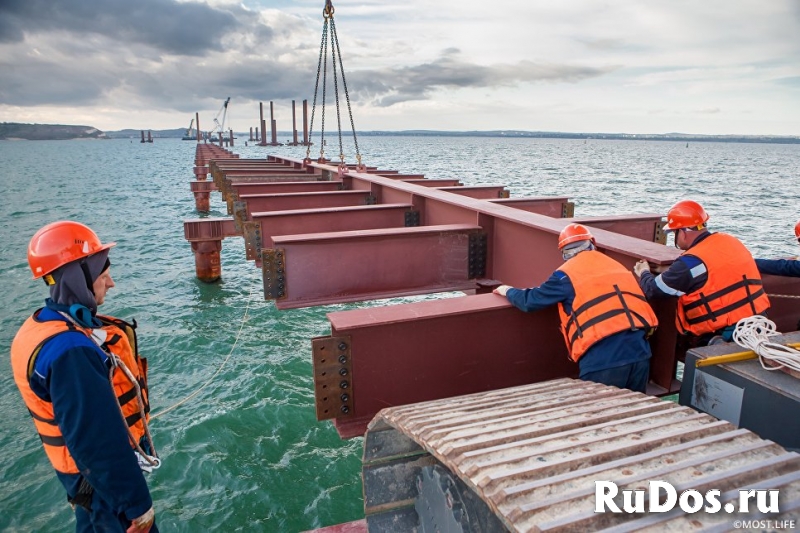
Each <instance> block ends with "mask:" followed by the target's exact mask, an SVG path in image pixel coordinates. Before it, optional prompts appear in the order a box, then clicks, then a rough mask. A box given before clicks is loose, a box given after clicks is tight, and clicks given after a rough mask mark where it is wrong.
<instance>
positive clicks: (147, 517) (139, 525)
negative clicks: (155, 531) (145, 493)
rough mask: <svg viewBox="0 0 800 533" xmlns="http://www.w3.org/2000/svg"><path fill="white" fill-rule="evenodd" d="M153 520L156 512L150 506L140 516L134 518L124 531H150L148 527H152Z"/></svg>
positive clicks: (145, 532)
mask: <svg viewBox="0 0 800 533" xmlns="http://www.w3.org/2000/svg"><path fill="white" fill-rule="evenodd" d="M155 521H156V512H155V511H154V510H153V508H152V507H151V508H150V509H148V510H147V512H146V513H144V514H143V515H142V516H140V517H139V518H135V519H134V520H133V522H131V527H129V528H128V529H127V530H126V532H125V533H147V532H148V531H150V528H151V527H153V522H155Z"/></svg>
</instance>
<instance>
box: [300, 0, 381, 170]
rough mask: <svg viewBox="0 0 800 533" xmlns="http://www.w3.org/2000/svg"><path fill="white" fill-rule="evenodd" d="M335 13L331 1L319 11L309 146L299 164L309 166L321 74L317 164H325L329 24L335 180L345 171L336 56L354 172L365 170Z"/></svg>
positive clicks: (346, 168) (328, 0)
mask: <svg viewBox="0 0 800 533" xmlns="http://www.w3.org/2000/svg"><path fill="white" fill-rule="evenodd" d="M334 12H335V9H334V7H333V3H332V2H331V0H326V1H325V7H324V8H323V10H322V18H323V19H324V23H323V26H322V41H321V42H320V45H319V61H318V63H317V78H316V82H315V84H314V102H313V104H312V107H311V124H310V127H309V145H308V146H307V147H306V157H305V159H304V160H303V164H304V165H307V164H309V163H311V142H310V140H311V136H312V134H313V131H314V115H315V112H316V108H317V94H318V92H319V75H320V72H322V109H321V111H320V114H321V115H322V116H321V119H320V122H321V128H320V152H319V159H318V160H317V161H318V162H319V163H325V162H326V160H325V100H326V87H327V76H328V21H330V34H331V67H332V69H333V88H334V98H335V103H336V123H337V126H338V130H339V166H338V173H339V176H342V175H344V173H346V172H347V171H348V170H349V169H348V167H347V164H346V163H345V155H344V147H343V143H342V120H341V111H340V108H339V76H338V72H337V56H338V67H339V68H338V71H339V72H341V76H342V88H343V89H344V95H345V99H346V101H347V113H348V115H349V117H350V128H351V129H352V131H353V144H354V145H355V150H356V161H357V164H356V167H355V170H356V172H366V166H365V165H364V164H363V163H362V162H361V152H360V150H359V148H358V138H357V137H356V126H355V122H354V120H353V110H352V107H351V105H350V93H349V91H348V90H347V81H346V79H345V74H344V64H343V63H342V52H341V49H340V48H339V35H338V34H337V32H336V22H335V21H334V18H333V14H334Z"/></svg>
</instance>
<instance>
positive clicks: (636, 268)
mask: <svg viewBox="0 0 800 533" xmlns="http://www.w3.org/2000/svg"><path fill="white" fill-rule="evenodd" d="M645 272H650V264H649V263H648V262H647V261H645V260H644V259H640V260H639V261H638V262H637V263H636V264H635V265H633V273H634V274H636V277H639V278H641V277H642V274H644V273H645Z"/></svg>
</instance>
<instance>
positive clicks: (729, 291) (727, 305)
mask: <svg viewBox="0 0 800 533" xmlns="http://www.w3.org/2000/svg"><path fill="white" fill-rule="evenodd" d="M687 253H689V254H691V255H693V256H695V257H697V258H699V259H700V260H701V261H702V262H703V263H705V265H706V269H707V271H708V280H707V281H706V283H705V285H703V287H702V288H701V289H700V290H698V291H695V292H693V293H689V294H685V295H683V296H681V297H680V298H679V299H678V313H677V316H676V319H675V324H676V326H677V328H678V331H680V332H681V333H691V334H693V335H703V334H705V333H713V332H715V331H719V330H720V329H722V328H725V327H727V326H732V325H734V324H736V323H737V322H738V321H739V320H741V319H742V318H747V317H750V316H753V315H757V314H761V313H763V312H764V311H766V310H767V309H768V308H769V298H768V297H767V294H766V293H765V292H764V288H763V286H762V282H761V275H760V274H759V272H758V267H756V263H755V260H754V259H753V256H752V255H751V254H750V252H749V251H748V250H747V248H745V246H744V245H743V244H742V243H741V242H739V240H738V239H736V238H735V237H732V236H730V235H727V234H725V233H714V234H712V235H709V236H708V237H706V238H705V239H703V240H702V241H700V242H699V243H698V244H697V245H696V246H692V247H691V248H690V249H689V250H688V251H687Z"/></svg>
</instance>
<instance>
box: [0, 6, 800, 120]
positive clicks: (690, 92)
mask: <svg viewBox="0 0 800 533" xmlns="http://www.w3.org/2000/svg"><path fill="white" fill-rule="evenodd" d="M324 5H325V2H324V0H314V1H308V0H299V1H286V0H272V1H268V0H242V1H241V2H239V3H233V2H228V1H224V0H208V1H196V0H182V1H175V0H135V1H131V0H58V1H53V0H0V72H2V75H0V122H26V123H51V124H56V123H58V124H80V125H88V126H94V127H96V128H99V129H101V130H104V131H112V130H119V129H124V128H134V129H153V130H157V129H172V128H180V127H183V128H186V127H188V126H189V122H190V120H191V119H192V118H193V117H194V116H195V113H196V112H197V113H199V114H200V122H201V127H202V128H203V129H208V128H210V126H211V125H212V123H213V119H215V118H217V120H218V121H221V119H222V115H223V113H222V103H223V102H224V100H225V99H226V98H227V97H230V98H231V101H230V104H229V107H228V111H227V115H226V124H225V127H226V129H227V128H228V127H232V128H233V129H234V130H236V131H247V130H248V129H249V128H250V127H255V126H257V125H258V116H259V115H258V113H259V112H258V103H259V102H260V101H263V102H265V107H266V109H267V110H266V111H265V112H266V113H267V114H268V102H270V101H273V102H274V106H275V114H276V116H275V119H276V121H277V126H278V130H280V131H288V130H290V129H291V107H290V106H291V101H292V100H293V99H294V100H296V101H297V102H298V103H299V102H300V101H302V100H303V99H308V101H309V108H310V107H311V105H312V103H313V100H314V87H315V81H316V75H317V66H318V63H319V57H320V43H321V38H322V33H323V23H324V20H323V17H322V8H323V7H324ZM333 5H334V7H335V14H334V19H333V21H334V24H335V27H336V35H337V37H338V42H339V50H340V51H341V60H342V64H343V66H344V74H345V81H346V84H347V89H348V94H349V97H350V103H351V107H352V111H353V119H354V123H355V126H356V129H357V130H358V131H366V130H385V131H398V130H451V131H465V130H466V131H471V130H527V131H562V132H584V133H592V132H608V133H674V132H679V133H693V134H716V135H720V134H734V135H800V0H769V1H764V0H702V1H697V0H670V1H658V2H656V1H646V0H631V1H628V0H619V1H602V0H557V1H554V0H492V1H485V0H484V1H481V2H478V1H475V0H458V1H456V0H403V1H402V2H391V1H385V0H369V1H357V0H335V1H334V3H333ZM328 34H329V39H330V38H331V37H332V36H331V29H330V27H329V30H328ZM327 57H328V65H327V66H328V70H327V79H328V85H327V90H326V115H325V116H326V118H325V120H326V131H330V130H331V128H335V124H336V116H335V112H334V109H335V107H334V103H333V93H334V87H333V84H332V79H333V73H332V70H331V63H332V60H331V58H330V47H329V49H328V54H327ZM339 92H340V106H341V110H342V113H343V115H342V120H343V124H344V126H345V127H349V118H347V115H346V109H347V102H346V100H345V96H344V90H343V82H342V80H341V72H339ZM321 102H322V81H321V80H320V82H319V92H318V96H317V107H318V109H317V111H316V113H315V117H316V118H315V120H316V121H317V122H316V124H317V125H316V126H315V128H314V129H315V131H317V130H318V129H319V121H320V118H321V117H320V109H319V108H321ZM298 117H299V108H298ZM268 118H269V117H268V116H267V119H268Z"/></svg>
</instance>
